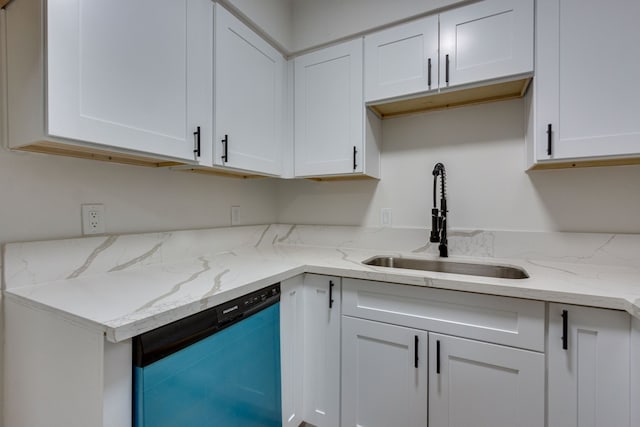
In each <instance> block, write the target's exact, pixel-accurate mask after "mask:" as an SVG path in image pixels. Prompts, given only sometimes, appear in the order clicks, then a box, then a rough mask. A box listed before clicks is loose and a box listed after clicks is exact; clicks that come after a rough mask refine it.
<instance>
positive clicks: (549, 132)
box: [547, 123, 553, 156]
mask: <svg viewBox="0 0 640 427" xmlns="http://www.w3.org/2000/svg"><path fill="white" fill-rule="evenodd" d="M552 140H553V130H552V128H551V123H549V124H548V125H547V156H550V155H551V141H552Z"/></svg>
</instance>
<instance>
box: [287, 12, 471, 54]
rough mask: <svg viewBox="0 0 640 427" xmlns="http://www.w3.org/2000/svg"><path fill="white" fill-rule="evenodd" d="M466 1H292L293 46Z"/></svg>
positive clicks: (308, 44) (298, 47) (305, 46)
mask: <svg viewBox="0 0 640 427" xmlns="http://www.w3.org/2000/svg"><path fill="white" fill-rule="evenodd" d="M463 1H465V0H394V1H389V0H293V45H292V50H293V51H294V52H299V51H302V50H305V49H309V48H311V47H314V46H318V45H322V44H326V43H329V42H332V41H335V40H338V39H343V38H345V37H350V36H353V35H354V34H358V33H362V32H365V31H369V30H371V29H373V28H376V27H381V26H385V25H389V24H391V23H394V22H398V21H401V20H404V19H407V18H409V17H412V16H416V15H423V14H425V13H427V12H431V11H434V10H438V9H441V8H444V7H448V6H451V5H453V4H457V3H461V2H463Z"/></svg>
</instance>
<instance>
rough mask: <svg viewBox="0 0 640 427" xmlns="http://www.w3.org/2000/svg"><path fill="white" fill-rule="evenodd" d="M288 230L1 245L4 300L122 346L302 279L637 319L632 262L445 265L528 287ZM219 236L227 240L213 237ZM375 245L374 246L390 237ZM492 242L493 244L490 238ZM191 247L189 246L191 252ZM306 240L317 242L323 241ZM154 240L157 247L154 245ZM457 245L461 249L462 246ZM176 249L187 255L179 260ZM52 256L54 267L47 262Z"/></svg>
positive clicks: (639, 299) (637, 268)
mask: <svg viewBox="0 0 640 427" xmlns="http://www.w3.org/2000/svg"><path fill="white" fill-rule="evenodd" d="M265 227H266V229H265ZM295 227H296V226H253V227H246V228H244V229H242V230H236V233H239V234H238V236H236V237H234V236H233V233H231V234H229V233H230V232H228V231H227V230H216V231H209V232H205V231H201V232H197V231H190V232H175V233H157V234H154V235H139V236H143V237H140V238H135V237H133V236H127V237H126V238H123V239H120V242H116V239H115V238H113V237H109V236H107V237H102V238H92V239H72V240H66V241H58V242H42V243H39V244H38V243H36V242H31V243H26V244H9V245H7V246H6V247H5V254H4V263H3V266H4V274H5V284H6V288H7V289H5V290H4V296H5V298H7V300H11V301H15V302H18V303H20V304H23V305H27V306H29V307H32V308H34V309H39V310H46V311H48V312H53V313H55V314H56V315H58V316H61V317H63V318H66V319H68V320H69V321H72V322H75V323H78V324H82V325H84V326H86V327H87V328H90V329H93V330H96V331H100V332H102V333H104V334H105V336H106V338H107V339H108V340H109V341H112V342H120V341H123V340H127V339H129V338H131V337H134V336H136V335H139V334H141V333H144V332H147V331H149V330H152V329H154V328H157V327H159V326H162V325H165V324H167V323H170V322H172V321H175V320H177V319H180V318H183V317H185V316H188V315H190V314H194V313H197V312H199V311H201V310H204V309H206V308H209V307H212V306H215V305H217V304H220V303H223V302H226V301H228V300H231V299H233V298H236V297H239V296H241V295H243V294H245V293H249V292H251V291H254V290H257V289H260V288H262V287H265V286H268V285H271V284H273V283H277V282H279V281H283V280H286V279H289V278H292V277H294V276H297V275H299V274H303V273H316V274H323V275H332V276H340V277H348V278H356V279H367V280H374V281H382V282H390V283H399V284H406V285H414V286H424V287H433V288H441V289H451V290H459V291H466V292H476V293H483V294H492V295H500V296H508V297H516V298H527V299H535V300H543V301H550V302H559V303H569V304H577V305H587V306H594V307H602V308H609V309H617V310H625V311H627V312H628V313H630V314H631V315H633V316H635V317H638V318H640V265H639V264H636V263H635V261H633V262H629V263H627V264H629V265H606V264H597V263H591V262H568V261H566V259H567V256H563V257H551V258H549V259H544V257H542V256H541V257H539V258H542V259H527V258H517V257H513V258H509V257H496V256H495V253H493V254H492V255H494V256H490V257H487V256H469V255H468V254H469V251H467V252H466V253H467V254H466V255H465V256H462V257H456V256H451V257H450V260H452V261H453V260H461V261H465V262H482V263H489V264H507V265H512V266H516V267H520V268H523V269H524V270H526V271H527V272H528V274H529V276H530V277H529V278H527V279H496V278H487V277H479V276H468V275H459V274H449V273H437V272H428V271H416V270H406V269H396V268H386V267H374V266H368V265H364V264H362V261H364V260H366V259H368V258H370V257H372V256H375V255H392V256H403V257H420V258H431V259H435V258H437V256H436V255H434V254H432V253H428V252H427V253H423V252H420V251H419V250H417V249H415V248H414V249H409V248H410V246H411V244H407V245H406V246H407V249H406V250H397V249H399V248H397V247H393V245H389V244H387V245H385V244H383V243H382V242H381V243H379V244H378V245H379V247H385V246H386V250H379V249H375V248H372V247H368V248H362V247H360V248H353V247H346V245H345V244H344V242H343V243H341V244H336V246H334V247H332V246H330V245H327V244H326V243H327V242H326V241H325V242H321V243H322V244H323V245H322V246H321V245H319V244H316V245H314V244H309V243H301V240H302V239H301V238H300V235H302V234H304V227H301V228H302V229H303V230H302V231H301V230H298V231H296V232H295V233H294V229H295ZM298 227H300V226H298ZM214 230H215V229H214ZM339 231H340V230H338V231H336V230H330V231H329V232H327V231H326V230H324V231H322V230H315V231H314V232H318V233H319V235H322V236H323V237H322V239H325V240H326V239H327V234H331V233H332V232H335V233H336V235H337V234H339V233H338V232H339ZM342 231H345V230H342ZM349 232H352V233H355V231H353V230H349ZM358 232H359V233H360V231H358ZM188 233H192V234H188ZM207 233H213V234H211V235H207ZM221 233H227V234H225V235H224V236H223V237H224V238H221ZM296 233H297V235H295V236H294V234H296ZM373 234H376V233H372V234H371V235H373ZM378 234H380V233H378ZM382 234H384V233H382ZM463 234H464V233H463ZM371 235H367V238H369V237H371ZM407 235H408V234H407ZM478 235H479V234H475V235H474V238H475V237H477V236H478ZM194 236H197V238H196V237H194ZM379 237H382V239H381V240H382V241H384V240H386V239H387V238H388V236H386V237H385V236H379ZM463 237H464V236H463ZM463 237H460V242H462V241H463V240H464V238H463ZM467 237H468V236H467ZM207 238H211V239H215V240H216V242H218V244H217V246H216V245H214V246H208V245H207V244H203V243H202V242H204V241H206V239H207ZM493 238H494V240H495V235H494V237H493ZM602 238H606V236H602ZM109 239H111V242H109ZM141 239H147V241H146V243H145V244H144V245H141V244H140V241H141ZM193 239H196V240H197V242H196V244H194V241H195V240H193ZM127 240H128V242H127ZM307 240H308V241H309V242H310V243H319V240H321V239H320V238H316V239H315V242H314V241H312V240H314V239H307ZM635 240H636V239H635V238H634V239H633V242H632V245H635V244H636V241H635ZM158 241H160V242H162V243H155V244H154V242H158ZM254 241H255V242H254ZM220 242H222V243H220ZM256 242H257V243H256ZM465 242H466V243H465V244H467V245H468V243H469V241H468V239H467V240H466V241H465ZM116 243H118V245H119V247H118V248H117V249H116V246H118V245H116ZM494 243H495V242H494ZM627 243H628V242H627ZM180 244H182V245H187V246H184V247H183V250H182V251H180V249H179V248H180ZM594 244H598V242H594ZM136 245H138V246H137V247H136ZM162 245H164V246H165V249H166V248H169V247H170V246H172V245H173V247H174V249H175V250H174V249H172V250H174V252H175V254H180V256H172V257H169V256H168V253H169V252H171V251H172V250H169V249H166V250H165V252H164V253H162V254H161V256H159V252H160V249H159V248H161V247H162ZM360 246H376V244H372V243H368V244H367V245H360ZM454 246H455V245H454ZM79 247H82V248H83V249H82V250H76V251H75V252H76V253H74V250H71V249H69V248H76V249H77V248H79ZM134 247H135V248H136V249H134ZM390 247H391V248H392V249H389V248H390ZM460 247H463V246H460ZM61 248H66V249H68V250H67V254H68V258H69V259H70V261H69V263H68V264H69V267H68V268H67V269H66V270H65V269H63V268H61V267H60V266H59V264H61V263H62V262H61V261H60V260H62V259H66V258H65V254H64V251H62V253H61ZM149 248H150V249H149ZM145 249H147V250H146V251H145ZM400 249H401V248H400ZM453 249H455V248H453ZM49 251H51V252H49ZM110 251H111V252H112V253H117V254H118V255H117V257H115V255H114V257H115V258H114V259H113V260H110V261H108V262H106V261H105V262H106V264H105V266H103V267H100V268H97V267H96V268H95V269H93V270H92V268H93V266H94V265H97V264H99V263H100V260H103V261H104V259H106V258H108V257H109V256H110V255H109V253H110ZM452 252H453V253H455V250H454V251H452ZM476 252H478V251H476ZM480 252H482V251H480ZM494 252H495V251H494ZM125 253H126V255H125ZM136 254H137V256H134V255H136ZM481 255H482V254H481ZM56 257H58V258H59V259H58V260H55V259H52V258H56ZM82 258H84V261H82V260H81V259H82ZM116 258H117V259H116ZM106 266H109V267H110V268H106ZM56 269H58V270H56ZM54 270H56V271H57V272H55V273H54V272H53V271H54ZM45 271H46V273H45Z"/></svg>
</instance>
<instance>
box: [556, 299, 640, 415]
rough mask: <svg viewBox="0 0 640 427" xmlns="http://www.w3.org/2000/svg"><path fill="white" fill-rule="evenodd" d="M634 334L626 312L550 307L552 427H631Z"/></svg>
mask: <svg viewBox="0 0 640 427" xmlns="http://www.w3.org/2000/svg"><path fill="white" fill-rule="evenodd" d="M563 314H564V315H565V316H564V317H563ZM630 328H631V326H630V317H629V315H628V314H627V313H624V312H621V311H614V310H603V309H596V308H589V307H577V306H571V305H561V304H550V305H549V333H548V339H549V342H548V345H547V349H548V350H547V352H548V355H547V357H548V367H547V371H548V372H547V375H548V377H547V386H548V397H547V399H548V400H547V405H548V407H547V410H548V425H549V427H608V426H616V427H625V426H629V411H630V406H629V387H630V385H629V363H630V361H629V350H630V349H629V340H630V338H629V336H630ZM563 329H566V331H567V332H566V335H565V334H564V332H563ZM563 337H564V338H565V339H566V341H565V340H563ZM563 347H566V348H563ZM636 403H637V402H634V404H636Z"/></svg>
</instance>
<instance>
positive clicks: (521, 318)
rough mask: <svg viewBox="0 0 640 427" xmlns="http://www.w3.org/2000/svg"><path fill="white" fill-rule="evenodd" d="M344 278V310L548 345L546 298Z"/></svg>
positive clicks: (355, 314)
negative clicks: (536, 299)
mask: <svg viewBox="0 0 640 427" xmlns="http://www.w3.org/2000/svg"><path fill="white" fill-rule="evenodd" d="M342 283H343V285H342V286H343V288H342V313H343V314H344V315H347V316H353V317H360V318H363V319H370V320H378V321H381V322H387V323H392V324H396V325H402V326H408V327H412V328H417V329H423V330H428V331H432V332H440V333H445V334H449V335H455V336H459V337H466V338H473V339H477V340H481V341H487V342H493V343H496V344H504V345H509V346H513V347H521V348H526V349H530V350H535V351H544V319H545V304H544V302H542V301H530V300H522V299H517V298H508V297H498V296H493V295H481V294H474V293H468V292H458V291H449V290H444V289H433V288H423V287H418V286H408V285H399V284H394V283H385V282H373V281H369V280H357V279H343V282H342Z"/></svg>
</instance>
